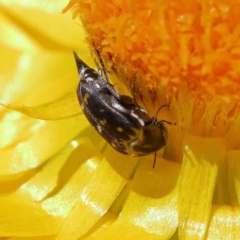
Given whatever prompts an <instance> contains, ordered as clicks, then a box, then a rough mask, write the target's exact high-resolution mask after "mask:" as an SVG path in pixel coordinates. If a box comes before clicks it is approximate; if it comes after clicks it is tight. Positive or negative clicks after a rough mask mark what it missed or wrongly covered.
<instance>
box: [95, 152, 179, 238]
mask: <svg viewBox="0 0 240 240" xmlns="http://www.w3.org/2000/svg"><path fill="white" fill-rule="evenodd" d="M152 161H153V156H149V157H148V158H142V160H141V166H140V168H138V169H137V172H136V176H134V179H133V182H132V183H131V184H132V185H131V191H130V194H129V196H128V197H127V200H126V203H125V205H124V207H123V209H122V211H121V214H120V215H119V217H118V219H117V220H116V221H115V222H114V223H113V224H112V225H111V226H110V227H109V228H108V229H107V230H106V231H105V232H104V233H103V234H102V235H101V236H98V239H99V240H100V239H108V240H110V239H116V240H117V239H119V240H120V239H146V240H147V239H149V240H152V239H169V238H170V237H171V236H172V235H173V234H174V232H175V231H176V229H177V226H178V201H177V191H176V189H175V187H176V183H177V179H178V174H179V171H180V165H179V164H176V163H172V162H169V161H165V160H161V161H160V159H158V160H157V164H156V168H154V169H152Z"/></svg>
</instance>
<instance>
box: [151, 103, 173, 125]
mask: <svg viewBox="0 0 240 240" xmlns="http://www.w3.org/2000/svg"><path fill="white" fill-rule="evenodd" d="M168 106H169V105H167V104H164V105H162V106H161V107H160V108H159V109H158V110H157V112H156V114H155V116H154V118H153V122H152V123H153V124H155V123H156V122H157V116H158V113H159V112H160V110H161V109H162V108H164V107H168Z"/></svg>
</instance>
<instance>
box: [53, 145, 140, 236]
mask: <svg viewBox="0 0 240 240" xmlns="http://www.w3.org/2000/svg"><path fill="white" fill-rule="evenodd" d="M136 162H137V159H136V158H132V159H131V158H129V157H126V156H123V155H121V154H119V153H117V152H116V151H114V150H113V149H110V148H109V149H108V150H107V151H106V152H105V154H104V158H103V160H102V161H101V164H100V165H99V167H98V168H97V171H95V173H94V174H93V176H92V178H91V180H90V181H89V183H87V184H86V185H85V187H84V188H83V190H82V191H81V192H79V201H78V202H77V203H76V205H75V208H73V210H72V211H71V213H70V215H69V216H68V219H67V221H66V223H65V224H64V226H63V228H62V230H61V231H60V233H59V234H58V237H57V239H58V240H60V239H61V240H63V239H65V240H69V239H77V238H79V237H80V236H82V235H83V234H85V233H87V232H88V231H89V230H90V228H91V227H93V226H94V224H96V223H97V222H98V221H99V220H100V218H101V217H102V216H103V215H104V214H105V213H106V212H107V211H108V209H109V208H110V206H111V205H112V203H113V202H114V200H115V199H116V197H117V196H118V194H119V193H120V191H121V190H122V188H123V187H124V185H125V184H126V181H127V180H128V179H129V177H130V176H131V173H132V172H133V169H134V166H135V165H136ZM116 170H117V171H116Z"/></svg>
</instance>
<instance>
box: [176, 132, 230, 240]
mask: <svg viewBox="0 0 240 240" xmlns="http://www.w3.org/2000/svg"><path fill="white" fill-rule="evenodd" d="M224 155H225V147H224V142H223V139H220V138H201V137H194V136H186V138H185V141H184V156H183V166H182V171H181V174H180V179H179V183H178V187H179V230H178V231H179V237H180V239H188V238H189V239H203V238H204V235H205V233H206V230H207V227H208V220H209V217H210V212H211V205H212V199H213V192H214V189H215V183H216V179H217V173H218V169H219V165H220V164H221V162H222V161H223V159H224Z"/></svg>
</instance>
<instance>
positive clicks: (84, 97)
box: [83, 93, 90, 105]
mask: <svg viewBox="0 0 240 240" xmlns="http://www.w3.org/2000/svg"><path fill="white" fill-rule="evenodd" d="M89 97H90V96H89V94H88V93H86V94H85V95H84V96H83V101H84V103H85V104H86V105H87V104H88V99H89Z"/></svg>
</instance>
